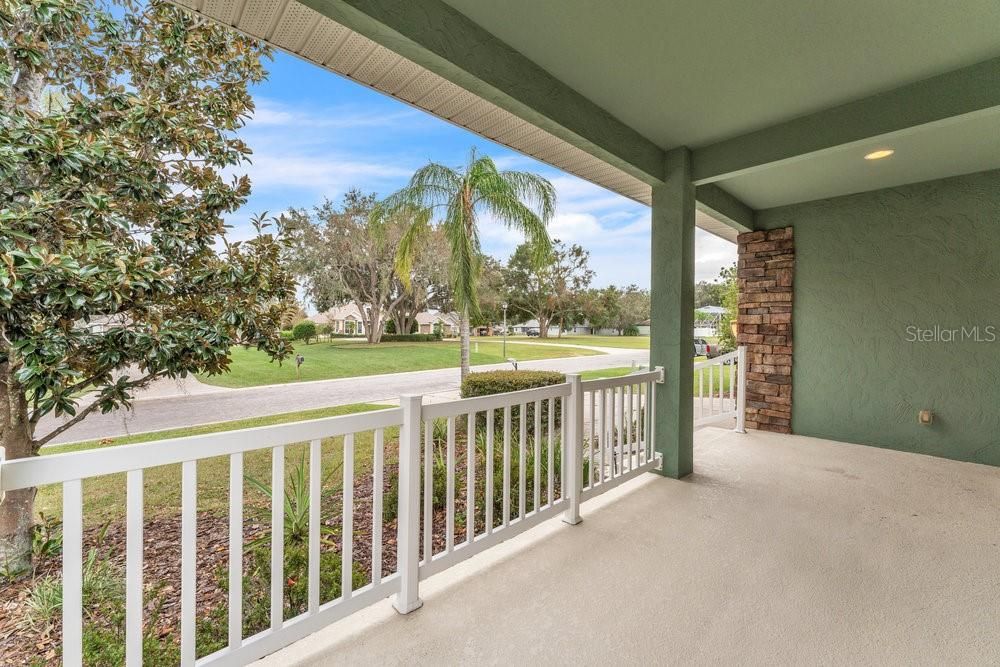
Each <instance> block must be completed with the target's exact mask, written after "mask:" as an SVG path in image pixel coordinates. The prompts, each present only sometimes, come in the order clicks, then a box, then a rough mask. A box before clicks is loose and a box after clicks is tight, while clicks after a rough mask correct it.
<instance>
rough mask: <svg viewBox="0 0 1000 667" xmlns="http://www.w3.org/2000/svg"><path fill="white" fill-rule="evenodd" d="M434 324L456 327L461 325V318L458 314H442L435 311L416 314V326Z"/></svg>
mask: <svg viewBox="0 0 1000 667" xmlns="http://www.w3.org/2000/svg"><path fill="white" fill-rule="evenodd" d="M436 322H442V323H444V324H447V325H449V326H454V327H457V326H459V324H460V323H461V317H460V316H459V314H458V313H442V312H440V311H437V310H427V311H424V312H422V313H417V324H435V323H436Z"/></svg>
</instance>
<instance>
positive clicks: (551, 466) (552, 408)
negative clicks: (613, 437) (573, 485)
mask: <svg viewBox="0 0 1000 667" xmlns="http://www.w3.org/2000/svg"><path fill="white" fill-rule="evenodd" d="M555 423H556V399H554V398H550V399H549V440H548V442H549V450H548V454H549V457H548V458H549V460H548V471H549V478H548V480H547V481H548V485H547V486H546V488H547V489H548V498H549V505H551V504H552V503H553V502H555V493H554V489H553V486H554V483H555V465H556V455H555V433H554V431H555ZM580 435H581V436H582V435H583V434H582V433H581V434H580Z"/></svg>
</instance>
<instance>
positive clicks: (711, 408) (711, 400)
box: [705, 366, 715, 415]
mask: <svg viewBox="0 0 1000 667" xmlns="http://www.w3.org/2000/svg"><path fill="white" fill-rule="evenodd" d="M705 370H706V371H708V414H709V415H714V414H715V390H714V389H713V387H712V385H713V382H714V378H715V373H714V372H713V371H712V367H711V366H709V367H708V368H706V369H705Z"/></svg>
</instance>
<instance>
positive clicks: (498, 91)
mask: <svg viewBox="0 0 1000 667" xmlns="http://www.w3.org/2000/svg"><path fill="white" fill-rule="evenodd" d="M301 2H302V3H303V4H304V5H307V6H309V7H311V8H312V9H314V10H316V11H317V12H319V13H321V14H323V15H325V16H327V17H329V18H331V19H333V20H334V21H336V22H337V23H340V24H341V25H343V26H346V27H347V28H350V29H351V30H354V31H355V32H358V33H360V34H362V35H364V36H365V37H367V38H369V39H371V40H372V41H374V42H377V43H379V44H381V45H383V46H385V47H386V48H388V49H390V50H392V51H394V52H396V53H398V54H400V55H402V56H403V57H405V58H407V59H409V60H412V61H413V62H415V63H417V64H419V65H421V66H423V67H424V68H426V69H428V70H430V71H431V72H434V73H435V74H437V75H439V76H441V77H443V78H445V79H447V80H449V81H451V82H452V83H454V84H456V85H459V86H461V87H462V88H465V89H466V90H469V91H471V92H472V93H475V94H476V95H478V96H479V97H481V98H483V99H485V100H488V101H490V102H492V103H494V104H496V105H497V106H499V107H501V108H503V109H505V110H507V111H509V112H511V113H513V114H514V115H516V116H518V117H520V118H523V119H524V120H526V121H528V122H530V123H532V124H534V125H536V126H538V127H540V128H542V129H543V130H545V131H547V132H549V133H551V134H553V135H555V136H557V137H559V138H560V139H563V140H564V141H567V142H569V143H571V144H573V145H574V146H577V147H578V148H581V149H582V150H585V151H587V152H588V153H590V154H592V155H595V156H597V157H599V158H601V159H602V160H604V161H606V162H607V163H608V164H611V165H614V166H615V167H617V168H619V169H621V170H622V171H624V172H626V173H629V174H631V175H633V176H635V177H636V178H638V179H640V180H642V181H643V182H645V183H648V184H650V185H652V184H655V183H657V182H659V181H660V179H661V178H662V174H663V157H664V152H663V149H661V148H660V147H659V146H657V145H656V144H654V143H653V142H651V141H649V140H648V139H646V138H645V137H643V136H642V135H640V134H639V133H638V132H636V131H635V130H633V129H632V128H630V127H628V126H627V125H625V124H624V123H622V122H621V121H619V120H617V119H616V118H614V117H613V116H612V115H611V114H609V113H608V112H606V111H604V110H603V109H601V108H600V107H599V106H597V105H596V104H594V103H593V102H591V101H590V100H589V99H587V98H585V97H584V96H583V95H581V94H579V93H577V92H576V91H575V90H573V89H572V88H570V87H569V86H567V85H566V84H565V83H563V82H562V81H560V80H558V79H556V78H555V77H553V76H552V75H551V74H549V73H548V72H546V71H545V70H544V69H542V68H541V67H539V66H538V65H536V64H535V63H534V62H532V61H531V60H529V59H528V58H526V57H525V56H523V55H521V54H520V53H519V52H517V51H515V50H514V49H513V48H511V47H510V46H508V45H507V44H505V43H504V42H502V41H500V40H499V39H497V38H496V37H495V36H493V34H491V33H490V32H488V31H486V30H484V29H483V28H481V27H480V26H479V25H477V24H476V23H474V22H472V21H471V20H470V19H468V18H467V17H466V16H465V15H464V14H462V13H461V12H459V11H457V10H455V9H453V8H452V7H450V6H448V5H447V4H445V3H443V2H441V0H421V1H420V2H412V1H408V0H301Z"/></svg>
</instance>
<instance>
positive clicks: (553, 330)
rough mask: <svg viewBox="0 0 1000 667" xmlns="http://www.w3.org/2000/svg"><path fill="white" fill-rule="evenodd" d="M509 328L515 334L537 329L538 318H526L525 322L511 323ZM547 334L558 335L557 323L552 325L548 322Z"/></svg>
mask: <svg viewBox="0 0 1000 667" xmlns="http://www.w3.org/2000/svg"><path fill="white" fill-rule="evenodd" d="M511 329H512V330H513V331H514V333H515V334H522V335H524V334H527V333H528V331H529V330H531V329H534V330H535V331H538V320H528V321H527V322H523V323H521V324H515V325H513V326H512V327H511ZM549 335H550V336H558V335H559V326H558V325H554V324H550V325H549Z"/></svg>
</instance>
